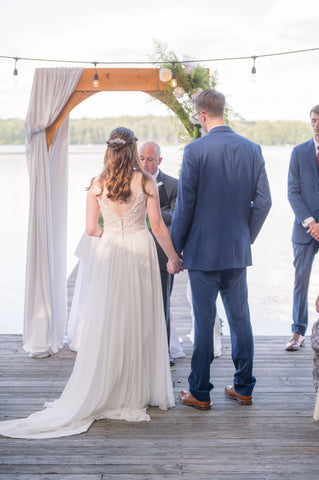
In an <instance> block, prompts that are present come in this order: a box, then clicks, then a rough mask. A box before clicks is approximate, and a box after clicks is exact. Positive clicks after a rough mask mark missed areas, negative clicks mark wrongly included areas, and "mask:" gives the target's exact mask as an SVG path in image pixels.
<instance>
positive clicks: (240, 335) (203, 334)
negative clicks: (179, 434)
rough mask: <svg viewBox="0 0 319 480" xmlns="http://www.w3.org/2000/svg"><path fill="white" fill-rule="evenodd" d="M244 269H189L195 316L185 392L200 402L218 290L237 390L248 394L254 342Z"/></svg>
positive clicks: (205, 396)
mask: <svg viewBox="0 0 319 480" xmlns="http://www.w3.org/2000/svg"><path fill="white" fill-rule="evenodd" d="M246 271H247V269H246V268H235V269H230V270H219V271H199V270H189V271H188V274H189V279H190V283H191V288H192V297H193V308H194V316H195V339H194V350H193V356H192V361H191V373H190V376H189V378H188V382H189V391H190V392H191V393H192V395H193V396H194V397H195V398H196V399H197V400H200V401H202V402H206V401H209V399H210V396H209V392H210V391H211V390H212V388H213V384H212V383H210V365H211V363H212V361H213V358H214V347H213V334H214V323H215V316H216V298H217V294H218V292H220V294H221V297H222V300H223V304H224V308H225V312H226V315H227V320H228V323H229V328H230V334H231V345H232V359H233V363H234V366H235V369H236V372H235V375H234V386H235V390H236V392H237V393H239V394H241V395H251V394H252V391H253V388H254V386H255V383H256V379H255V377H253V375H252V369H253V355H254V343H253V335H252V328H251V323H250V315H249V306H248V292H247V281H246Z"/></svg>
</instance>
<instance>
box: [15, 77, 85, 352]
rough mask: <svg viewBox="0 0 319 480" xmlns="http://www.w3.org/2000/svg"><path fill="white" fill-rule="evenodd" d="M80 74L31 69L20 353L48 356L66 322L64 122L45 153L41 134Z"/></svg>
mask: <svg viewBox="0 0 319 480" xmlns="http://www.w3.org/2000/svg"><path fill="white" fill-rule="evenodd" d="M82 72H83V68H40V69H36V71H35V74H34V79H33V86H32V92H31V98H30V103H29V109H28V113H27V118H26V125H25V129H26V157H27V165H28V170H29V176H30V207H29V229H28V244H27V262H26V289H25V311H24V337H23V342H24V349H25V350H26V351H27V352H29V353H30V355H32V356H47V355H51V354H54V353H56V352H57V351H58V350H59V349H60V348H62V346H63V340H64V334H65V324H66V317H67V295H66V294H67V278H66V277H67V275H66V235H67V180H68V175H67V173H68V161H67V160H68V118H66V119H65V120H64V122H63V123H62V125H61V127H60V128H59V130H58V132H57V134H56V135H55V138H54V139H53V142H52V145H51V147H50V151H49V152H48V149H47V142H46V132H45V129H46V127H48V126H49V125H51V124H52V123H53V122H54V120H55V119H56V118H57V116H58V114H59V113H60V111H61V109H62V108H63V106H64V105H65V103H66V102H67V100H68V98H69V96H70V95H71V93H72V92H73V91H74V89H75V87H76V85H77V83H78V81H79V79H80V77H81V74H82Z"/></svg>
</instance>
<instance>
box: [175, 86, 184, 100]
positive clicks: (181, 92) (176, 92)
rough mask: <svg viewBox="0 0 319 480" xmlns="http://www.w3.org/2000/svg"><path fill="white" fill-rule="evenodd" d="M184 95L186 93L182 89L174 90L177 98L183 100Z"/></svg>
mask: <svg viewBox="0 0 319 480" xmlns="http://www.w3.org/2000/svg"><path fill="white" fill-rule="evenodd" d="M184 93H185V90H184V89H183V88H182V87H176V88H174V95H175V97H176V98H182V96H183V95H184Z"/></svg>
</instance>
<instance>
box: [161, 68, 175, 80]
mask: <svg viewBox="0 0 319 480" xmlns="http://www.w3.org/2000/svg"><path fill="white" fill-rule="evenodd" d="M159 78H160V80H161V81H162V82H169V81H170V80H171V78H172V70H171V69H169V68H161V69H160V71H159Z"/></svg>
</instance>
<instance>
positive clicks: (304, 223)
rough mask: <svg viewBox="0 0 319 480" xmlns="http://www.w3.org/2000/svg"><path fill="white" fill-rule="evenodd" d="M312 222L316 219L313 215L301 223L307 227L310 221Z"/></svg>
mask: <svg viewBox="0 0 319 480" xmlns="http://www.w3.org/2000/svg"><path fill="white" fill-rule="evenodd" d="M311 222H315V219H314V218H313V217H308V218H305V220H304V221H303V222H301V225H302V226H303V227H305V228H307V227H308V225H309V223H311Z"/></svg>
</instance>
